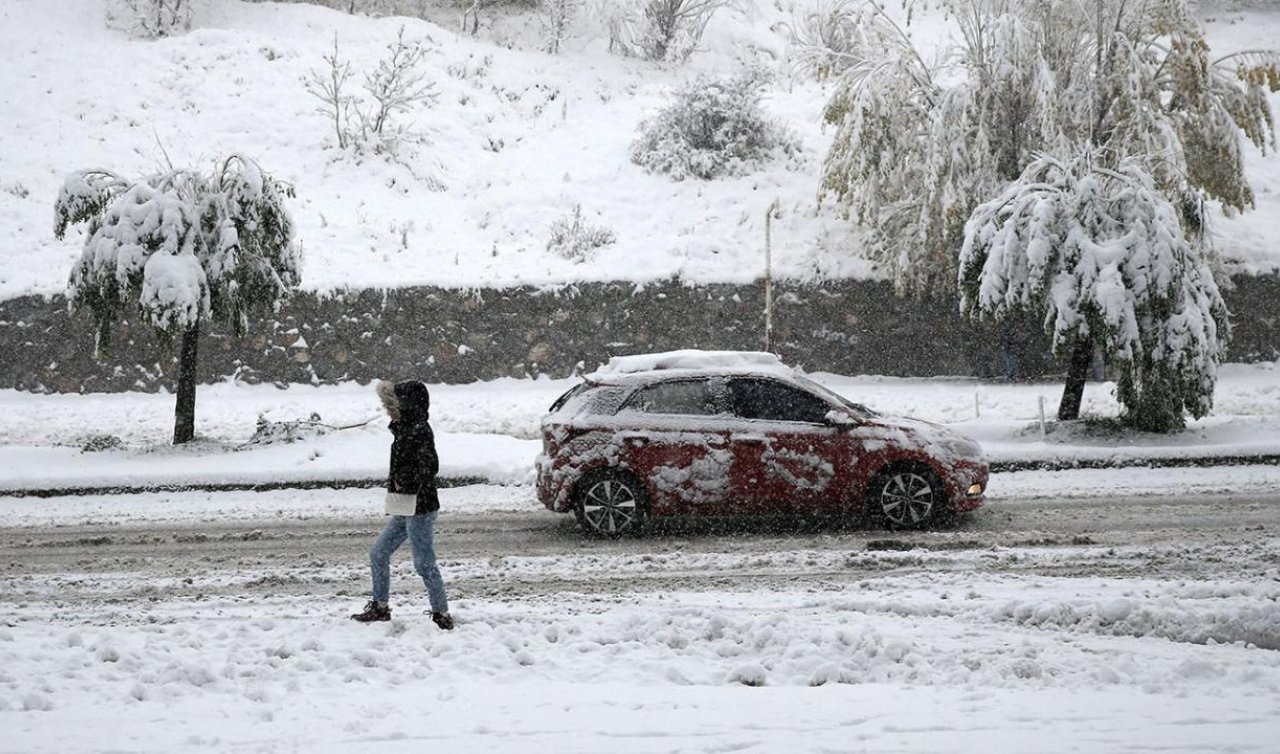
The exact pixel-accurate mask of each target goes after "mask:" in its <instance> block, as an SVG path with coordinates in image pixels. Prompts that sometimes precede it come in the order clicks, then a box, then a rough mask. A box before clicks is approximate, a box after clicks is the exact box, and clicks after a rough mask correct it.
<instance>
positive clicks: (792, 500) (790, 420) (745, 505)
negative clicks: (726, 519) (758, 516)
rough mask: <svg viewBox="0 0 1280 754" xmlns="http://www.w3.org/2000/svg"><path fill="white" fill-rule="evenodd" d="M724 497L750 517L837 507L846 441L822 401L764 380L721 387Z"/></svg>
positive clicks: (847, 460) (845, 464)
mask: <svg viewBox="0 0 1280 754" xmlns="http://www.w3.org/2000/svg"><path fill="white" fill-rule="evenodd" d="M729 395H730V406H731V409H732V411H733V414H734V417H735V423H734V426H733V429H732V431H731V432H730V434H729V447H730V449H731V451H732V453H733V456H734V461H733V466H732V474H731V479H730V494H731V495H732V497H733V499H734V503H735V505H736V507H738V508H740V509H742V510H743V511H745V512H753V513H786V512H802V511H804V512H824V511H827V510H830V509H831V507H832V506H833V505H835V504H837V503H839V502H840V498H841V491H840V479H841V478H842V476H843V474H844V473H845V471H846V470H847V469H848V468H849V467H850V466H851V464H850V461H851V460H852V459H851V457H850V455H851V451H850V448H849V438H848V436H847V433H845V432H844V431H843V430H842V429H841V428H840V427H838V426H835V425H834V424H832V423H831V422H830V421H828V419H827V416H828V414H829V413H830V412H831V411H832V409H833V408H834V407H833V406H832V405H831V404H830V403H828V402H827V401H826V400H825V399H823V398H821V397H819V396H817V395H814V394H813V393H810V392H808V391H806V390H803V389H801V388H799V387H796V386H794V385H790V384H787V383H784V382H782V381H780V380H774V379H770V378H767V377H739V378H734V379H731V380H730V381H729Z"/></svg>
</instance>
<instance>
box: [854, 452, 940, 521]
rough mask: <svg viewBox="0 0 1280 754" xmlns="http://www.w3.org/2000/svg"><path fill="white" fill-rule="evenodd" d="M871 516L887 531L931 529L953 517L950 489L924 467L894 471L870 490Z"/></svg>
mask: <svg viewBox="0 0 1280 754" xmlns="http://www.w3.org/2000/svg"><path fill="white" fill-rule="evenodd" d="M867 513H868V515H869V516H870V517H871V519H872V521H873V522H875V523H876V524H879V525H880V526H883V527H884V528H886V529H892V530H899V531H902V530H917V529H927V528H929V527H930V526H932V525H934V524H935V523H937V522H939V521H942V520H945V519H946V517H947V514H948V513H949V511H948V510H947V492H946V487H945V486H943V484H942V480H941V479H939V478H938V475H937V474H935V473H934V472H933V470H932V469H930V468H929V467H928V466H925V465H923V464H915V465H906V466H895V467H891V468H888V469H885V470H883V471H881V472H880V473H879V474H877V475H876V477H875V478H874V479H873V480H872V481H871V484H870V485H869V486H868V487H867Z"/></svg>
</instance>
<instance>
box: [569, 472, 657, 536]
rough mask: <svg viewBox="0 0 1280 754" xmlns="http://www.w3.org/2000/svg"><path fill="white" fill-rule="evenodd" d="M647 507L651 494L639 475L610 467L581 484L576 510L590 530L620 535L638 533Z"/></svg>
mask: <svg viewBox="0 0 1280 754" xmlns="http://www.w3.org/2000/svg"><path fill="white" fill-rule="evenodd" d="M647 508H648V497H647V495H645V491H644V487H643V486H641V485H640V483H639V482H638V481H637V480H636V478H635V477H633V476H631V475H630V474H626V473H623V472H618V471H608V472H604V473H602V474H598V475H595V476H592V477H589V478H588V479H586V480H585V481H584V482H583V483H582V484H581V485H579V487H578V494H577V497H576V499H575V500H574V506H573V512H574V514H575V515H576V516H577V518H578V524H579V525H580V526H581V527H582V530H583V531H584V532H586V533H587V534H590V535H592V536H597V537H611V538H616V537H621V536H622V535H624V534H636V533H638V532H639V531H640V530H641V529H642V528H643V527H644V522H645V516H646V514H647V512H648V511H647Z"/></svg>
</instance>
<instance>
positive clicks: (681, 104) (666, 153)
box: [631, 71, 798, 181]
mask: <svg viewBox="0 0 1280 754" xmlns="http://www.w3.org/2000/svg"><path fill="white" fill-rule="evenodd" d="M763 90H764V77H763V75H762V74H761V73H760V72H758V71H745V72H743V73H741V74H739V75H737V76H734V77H731V78H727V79H708V78H705V77H703V76H699V77H698V78H697V79H696V80H695V81H693V82H692V83H689V84H687V85H685V86H684V87H683V88H681V89H680V90H678V91H677V92H676V93H675V95H674V96H673V98H672V101H671V103H670V104H668V105H667V106H666V107H664V108H663V109H662V110H661V111H660V112H659V113H658V115H657V116H656V117H654V118H652V119H650V120H647V121H645V122H644V123H641V124H640V134H639V136H638V137H637V138H636V140H635V141H634V142H633V143H632V145H631V161H632V162H634V163H635V164H637V165H639V166H641V167H643V168H644V169H645V170H648V171H649V172H651V173H663V174H666V175H669V176H671V178H673V179H674V180H677V181H681V180H684V179H685V178H689V177H693V178H702V179H704V180H710V179H713V178H718V177H720V176H732V175H742V174H745V173H748V172H750V171H751V170H753V169H755V167H756V166H757V165H758V164H760V163H761V162H763V161H765V160H767V159H769V158H770V157H772V156H774V155H775V154H778V153H783V154H792V153H794V152H795V151H796V149H797V148H798V145H797V142H796V139H795V138H794V137H793V136H792V135H791V134H790V133H788V132H787V131H786V129H785V128H783V127H782V126H781V125H779V124H778V123H776V122H775V121H773V120H772V119H770V118H768V117H767V116H766V115H765V113H764V111H763V109H762V108H761V107H760V99H761V97H762V95H763Z"/></svg>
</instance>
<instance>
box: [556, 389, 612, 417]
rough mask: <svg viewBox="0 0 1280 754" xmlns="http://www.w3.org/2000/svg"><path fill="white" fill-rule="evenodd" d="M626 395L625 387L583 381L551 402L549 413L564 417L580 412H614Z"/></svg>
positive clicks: (576, 414)
mask: <svg viewBox="0 0 1280 754" xmlns="http://www.w3.org/2000/svg"><path fill="white" fill-rule="evenodd" d="M626 397H627V390H626V388H622V387H618V386H617V385H592V384H591V383H589V382H583V383H582V384H580V385H576V386H574V387H573V388H572V389H570V390H569V392H567V393H565V394H564V395H562V396H560V397H559V398H557V399H556V402H555V403H552V404H551V413H553V414H560V415H563V416H566V417H569V416H579V415H582V414H606V415H608V414H614V413H616V412H617V411H618V407H619V406H621V405H622V400H623V399H624V398H626Z"/></svg>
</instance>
